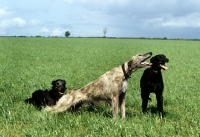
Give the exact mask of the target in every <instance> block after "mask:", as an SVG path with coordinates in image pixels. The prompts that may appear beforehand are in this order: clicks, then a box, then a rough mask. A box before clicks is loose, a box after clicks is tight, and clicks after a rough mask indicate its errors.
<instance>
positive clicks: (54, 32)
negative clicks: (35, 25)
mask: <svg viewBox="0 0 200 137" xmlns="http://www.w3.org/2000/svg"><path fill="white" fill-rule="evenodd" d="M65 31H66V29H63V28H55V29H50V28H47V27H43V28H42V30H41V32H44V33H46V35H50V36H64V33H65Z"/></svg>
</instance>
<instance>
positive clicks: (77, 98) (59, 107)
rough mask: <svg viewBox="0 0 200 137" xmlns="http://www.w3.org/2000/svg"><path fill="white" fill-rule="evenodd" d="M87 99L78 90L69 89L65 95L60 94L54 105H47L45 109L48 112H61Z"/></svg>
mask: <svg viewBox="0 0 200 137" xmlns="http://www.w3.org/2000/svg"><path fill="white" fill-rule="evenodd" d="M86 99H87V96H86V95H85V94H83V93H81V92H80V91H79V90H73V91H69V92H68V93H67V94H66V95H64V96H62V97H61V98H60V100H59V101H58V102H57V103H56V105H54V106H47V107H46V108H45V109H46V110H47V111H50V112H53V113H55V112H63V111H65V110H67V109H69V108H70V107H72V106H74V105H76V104H77V103H79V102H81V101H84V100H86Z"/></svg>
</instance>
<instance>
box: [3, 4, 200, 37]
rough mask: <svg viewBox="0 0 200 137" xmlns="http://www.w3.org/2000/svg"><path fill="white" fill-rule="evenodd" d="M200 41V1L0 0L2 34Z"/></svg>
mask: <svg viewBox="0 0 200 137" xmlns="http://www.w3.org/2000/svg"><path fill="white" fill-rule="evenodd" d="M104 30H106V36H107V37H149V38H158V37H159V38H163V37H167V38H188V39H200V0H149V1H147V0H15V1H13V0H1V2H0V36H22V35H23V36H36V35H40V36H63V37H64V35H65V32H66V31H69V32H70V33H71V35H70V36H72V37H102V36H103V35H104V33H103V31H104Z"/></svg>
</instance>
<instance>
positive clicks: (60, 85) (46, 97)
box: [25, 79, 66, 110]
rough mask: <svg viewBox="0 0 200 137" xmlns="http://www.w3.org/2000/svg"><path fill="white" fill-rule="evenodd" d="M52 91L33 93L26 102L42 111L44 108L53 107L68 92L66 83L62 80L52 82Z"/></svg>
mask: <svg viewBox="0 0 200 137" xmlns="http://www.w3.org/2000/svg"><path fill="white" fill-rule="evenodd" d="M51 84H52V85H53V86H52V88H51V90H49V91H48V90H41V89H39V90H36V91H34V92H33V93H32V97H31V98H28V99H26V100H25V102H26V103H29V104H32V105H34V106H35V107H36V108H37V109H39V110H41V109H42V106H53V105H55V104H56V102H57V101H58V100H59V99H60V98H61V97H62V96H63V94H64V92H65V90H66V82H65V80H62V79H57V80H55V81H52V82H51Z"/></svg>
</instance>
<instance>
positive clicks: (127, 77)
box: [121, 63, 132, 80]
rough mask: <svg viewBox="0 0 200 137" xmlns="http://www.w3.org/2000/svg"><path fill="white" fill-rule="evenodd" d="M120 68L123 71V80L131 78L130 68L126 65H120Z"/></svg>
mask: <svg viewBox="0 0 200 137" xmlns="http://www.w3.org/2000/svg"><path fill="white" fill-rule="evenodd" d="M126 65H127V67H126ZM121 67H122V71H123V73H124V78H125V80H127V79H129V78H131V72H132V71H131V68H130V66H129V65H128V63H124V64H122V65H121ZM126 68H127V70H126Z"/></svg>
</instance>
